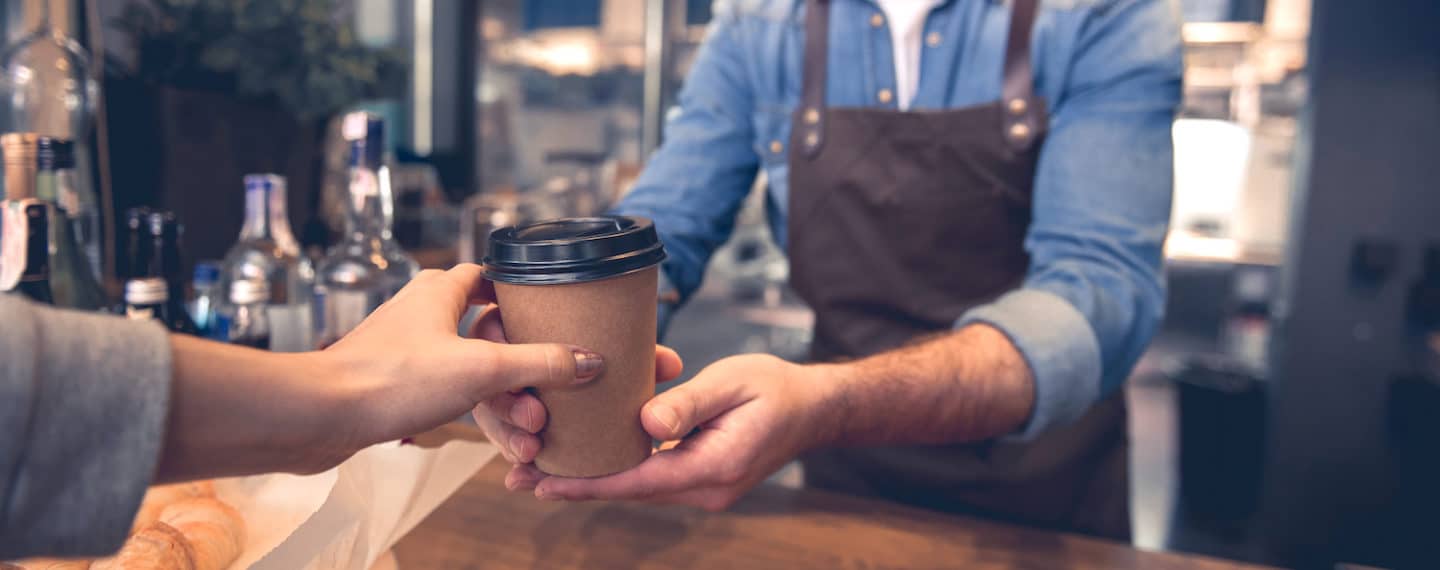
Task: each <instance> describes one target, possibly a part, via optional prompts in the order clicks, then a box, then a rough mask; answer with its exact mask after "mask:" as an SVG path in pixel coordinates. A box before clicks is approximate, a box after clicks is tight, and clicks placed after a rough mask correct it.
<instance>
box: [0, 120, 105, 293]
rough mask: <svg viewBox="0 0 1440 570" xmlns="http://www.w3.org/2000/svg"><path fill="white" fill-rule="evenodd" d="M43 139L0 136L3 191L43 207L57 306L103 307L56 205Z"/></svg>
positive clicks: (61, 210) (98, 290) (51, 167)
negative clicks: (33, 200) (42, 143)
mask: <svg viewBox="0 0 1440 570" xmlns="http://www.w3.org/2000/svg"><path fill="white" fill-rule="evenodd" d="M42 141H45V142H53V141H46V137H41V136H36V135H34V134H32V133H9V134H6V135H4V136H3V137H0V151H3V152H4V154H5V164H6V188H7V190H6V192H7V194H8V195H12V196H34V197H35V198H36V199H38V200H39V201H40V202H43V203H44V204H45V206H46V207H45V208H44V212H45V215H46V216H47V217H48V219H47V220H46V228H47V229H46V231H47V233H48V234H49V235H48V236H46V243H47V245H46V252H47V253H46V255H47V256H48V257H49V261H48V264H49V270H50V277H49V283H50V292H51V294H53V296H54V301H55V304H56V305H57V306H60V307H66V308H71V309H80V310H85V311H97V310H102V309H104V308H105V292H104V290H102V289H101V288H100V283H99V281H98V280H97V279H96V277H95V274H94V273H93V272H92V270H91V268H90V263H89V260H87V259H86V258H85V254H84V251H83V250H82V249H81V248H80V246H79V245H77V244H76V243H75V235H74V234H73V233H71V225H70V220H69V218H68V217H67V216H66V212H65V210H64V208H62V207H60V206H59V205H57V202H56V199H57V197H58V194H57V192H58V190H57V185H56V177H55V161H54V156H53V152H49V151H52V150H53V146H51V145H47V147H48V148H49V150H47V152H45V153H41V152H39V149H40V146H41V145H40V143H41V142H42Z"/></svg>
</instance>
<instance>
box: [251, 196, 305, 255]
mask: <svg viewBox="0 0 1440 570" xmlns="http://www.w3.org/2000/svg"><path fill="white" fill-rule="evenodd" d="M257 240H269V241H273V242H274V243H275V245H276V246H278V247H279V248H280V249H281V250H284V251H285V252H286V253H289V254H291V255H296V256H298V255H300V244H299V242H297V241H295V234H294V233H293V232H291V231H290V218H289V216H288V215H287V214H286V205H285V190H284V189H283V188H279V187H276V186H265V187H254V188H249V189H247V190H245V223H244V225H242V226H241V227H240V241H257Z"/></svg>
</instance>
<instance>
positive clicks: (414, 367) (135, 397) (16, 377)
mask: <svg viewBox="0 0 1440 570" xmlns="http://www.w3.org/2000/svg"><path fill="white" fill-rule="evenodd" d="M492 294H493V291H492V290H491V289H490V288H489V287H488V286H487V285H486V283H485V282H484V281H483V280H482V278H481V271H480V268H479V267H478V266H474V265H463V266H459V267H456V268H455V269H452V270H450V271H445V272H441V271H426V272H422V273H421V274H420V275H419V276H417V277H416V278H415V280H414V281H412V282H411V284H410V285H408V286H407V287H406V288H405V289H403V290H402V291H401V292H400V293H399V294H398V295H397V296H396V297H395V298H394V299H392V300H391V301H390V302H388V303H386V304H385V305H383V306H382V307H380V309H379V310H377V311H376V312H375V314H373V315H371V316H370V318H368V319H366V320H365V322H364V323H362V324H361V325H360V327H359V328H357V329H356V330H355V331H353V332H352V333H350V334H349V335H347V336H346V337H345V338H344V339H342V340H341V341H340V342H338V343H336V344H334V345H332V346H331V347H330V348H328V349H326V350H325V351H324V352H315V353H305V354H276V353H269V352H263V351H259V350H254V349H248V348H242V347H235V346H229V345H223V344H219V343H213V342H209V341H204V340H199V339H194V338H189V337H181V336H170V335H167V334H166V333H165V331H164V330H163V329H162V328H160V327H159V326H157V325H155V324H153V323H148V322H144V323H142V322H134V321H126V320H123V319H119V318H115V317H107V316H103V315H91V314H80V313H73V312H67V311H57V310H52V309H48V308H43V307H37V306H33V305H30V304H27V303H24V302H22V301H20V300H18V299H16V298H14V297H11V296H0V322H3V323H4V327H5V328H4V334H3V335H0V372H3V375H0V559H5V558H16V557H24V556H32V555H70V556H80V555H98V554H104V553H107V552H110V551H113V550H114V549H115V548H117V547H119V546H120V544H121V543H122V542H123V541H124V539H125V536H126V533H127V531H128V530H129V529H130V523H131V518H132V517H133V516H134V513H135V510H136V508H137V507H138V506H139V504H140V499H141V497H142V495H143V494H144V491H145V488H146V486H148V485H149V484H151V483H152V482H154V481H172V480H183V479H196V478H208V477H219V476H230V475H244V474H250V473H261V472H270V471H290V472H314V471H319V470H323V469H326V468H329V467H331V466H333V465H335V464H336V463H338V462H339V461H341V460H343V459H344V458H346V457H348V456H349V455H350V454H352V453H354V452H355V451H357V450H359V449H361V448H362V447H364V446H366V445H370V444H373V443H376V442H380V441H386V440H390V439H395V438H399V437H403V436H406V435H411V434H415V433H418V432H421V431H425V430H427V429H430V428H433V427H435V426H438V425H440V424H442V423H445V422H447V421H449V420H452V419H454V418H456V417H459V416H461V415H463V414H465V413H466V412H468V411H470V409H471V408H473V407H474V406H475V405H476V403H478V402H480V401H481V400H482V399H485V398H488V397H490V396H491V395H493V394H495V393H497V392H503V391H505V390H509V389H514V388H519V387H522V386H553V385H565V384H572V383H576V382H582V381H585V380H588V379H590V378H593V377H594V375H595V374H596V373H597V372H599V368H600V365H601V363H600V362H599V360H598V358H599V357H598V356H594V355H591V354H590V353H587V352H585V351H583V350H581V349H577V348H574V347H569V346H563V345H513V346H511V345H501V344H495V343H491V342H486V341H482V340H472V339H463V338H460V336H459V335H457V334H456V333H455V327H456V324H457V323H458V322H459V320H460V315H461V313H462V312H464V310H465V309H466V307H467V306H468V305H469V304H471V303H475V302H486V301H489V300H491V298H492V297H491V295H492Z"/></svg>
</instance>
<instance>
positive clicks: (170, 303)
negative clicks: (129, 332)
mask: <svg viewBox="0 0 1440 570" xmlns="http://www.w3.org/2000/svg"><path fill="white" fill-rule="evenodd" d="M123 306H124V311H123V312H122V313H121V314H122V315H124V316H125V317H126V318H129V319H137V320H145V319H155V320H157V321H160V323H161V324H163V325H165V328H166V329H169V330H170V331H171V332H177V333H185V334H195V328H194V327H195V323H193V322H191V321H190V316H189V315H187V314H185V307H184V306H183V305H181V304H180V303H176V302H175V299H174V298H172V297H171V296H170V285H169V284H168V283H166V282H165V280H164V279H161V278H159V277H139V278H135V279H131V280H129V281H126V282H125V302H124V303H123Z"/></svg>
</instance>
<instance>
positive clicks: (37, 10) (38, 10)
mask: <svg viewBox="0 0 1440 570" xmlns="http://www.w3.org/2000/svg"><path fill="white" fill-rule="evenodd" d="M25 6H27V7H28V8H29V10H30V13H29V14H28V17H27V18H26V19H25V21H27V22H29V23H30V29H31V30H35V31H50V30H51V28H50V0H33V1H30V2H26V3H25Z"/></svg>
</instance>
